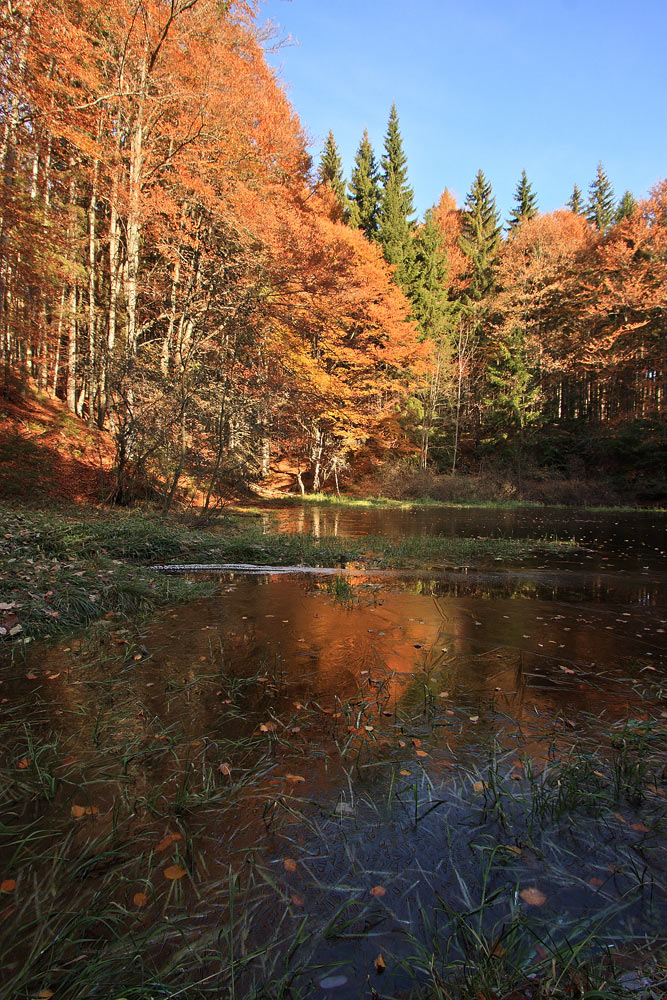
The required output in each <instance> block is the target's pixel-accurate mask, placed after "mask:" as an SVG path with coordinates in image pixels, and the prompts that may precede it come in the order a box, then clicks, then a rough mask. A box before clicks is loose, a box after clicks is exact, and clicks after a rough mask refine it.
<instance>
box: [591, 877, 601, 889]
mask: <svg viewBox="0 0 667 1000" xmlns="http://www.w3.org/2000/svg"><path fill="white" fill-rule="evenodd" d="M588 884H589V885H592V886H594V887H595V888H596V889H597V888H599V887H600V886H601V885H604V881H603V880H602V879H601V878H596V877H595V875H594V876H593V877H592V878H589V880H588Z"/></svg>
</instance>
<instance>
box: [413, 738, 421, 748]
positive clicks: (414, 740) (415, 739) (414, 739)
mask: <svg viewBox="0 0 667 1000" xmlns="http://www.w3.org/2000/svg"><path fill="white" fill-rule="evenodd" d="M412 745H413V747H420V746H421V745H422V741H421V740H418V739H417V738H416V737H413V739H412Z"/></svg>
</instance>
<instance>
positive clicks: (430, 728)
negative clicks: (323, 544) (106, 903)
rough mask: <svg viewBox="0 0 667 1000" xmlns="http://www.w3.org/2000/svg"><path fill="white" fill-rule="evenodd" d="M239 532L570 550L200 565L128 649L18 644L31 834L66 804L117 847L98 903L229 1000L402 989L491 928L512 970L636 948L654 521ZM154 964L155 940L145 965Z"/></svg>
mask: <svg viewBox="0 0 667 1000" xmlns="http://www.w3.org/2000/svg"><path fill="white" fill-rule="evenodd" d="M265 522H266V525H267V528H268V527H271V528H273V529H274V530H275V526H276V523H277V524H278V526H279V529H280V530H282V531H312V532H313V533H316V534H321V535H323V534H327V535H339V536H350V537H359V536H361V535H366V534H381V533H383V532H389V533H393V534H401V533H411V532H412V533H414V532H423V533H432V534H448V535H465V534H474V535H480V536H486V535H503V534H506V535H520V536H522V537H536V536H542V537H559V538H575V539H576V540H577V541H578V542H579V543H580V545H581V546H582V550H581V551H579V552H577V554H576V555H572V554H568V555H567V556H566V557H561V556H549V557H548V558H546V557H544V556H543V555H542V556H539V555H538V556H536V557H535V558H531V559H530V560H527V561H526V562H525V563H523V564H521V565H519V566H514V567H508V566H506V565H505V564H503V568H502V569H497V568H495V567H494V566H493V563H491V564H490V565H489V566H479V567H476V568H473V569H469V570H468V571H467V572H459V573H457V572H449V573H442V574H434V573H433V572H431V571H428V572H424V573H420V572H414V573H401V574H392V573H382V574H372V573H364V572H363V571H352V572H346V571H342V572H341V573H340V574H339V575H338V576H337V577H331V576H328V577H324V576H318V575H317V574H308V575H305V574H300V573H299V572H298V570H295V571H294V572H293V573H287V574H282V573H281V574H267V573H258V574H254V575H251V576H250V575H246V574H237V573H226V574H220V575H218V576H216V581H217V590H216V594H215V596H212V597H209V598H206V599H204V600H200V601H197V602H194V603H193V604H191V605H189V606H186V607H179V608H175V609H172V610H170V611H168V612H166V613H163V614H161V615H159V616H157V617H156V618H155V619H154V620H153V621H151V622H149V623H148V624H147V625H146V627H145V628H143V630H142V631H141V632H140V633H137V632H133V631H132V630H129V631H128V630H127V628H123V627H122V626H120V625H116V624H114V623H113V622H108V623H107V624H106V625H104V626H102V627H101V629H100V630H98V631H97V632H96V633H95V635H94V636H93V635H87V636H81V637H79V638H78V639H77V640H74V641H69V642H66V643H60V644H58V645H56V646H54V647H50V648H48V649H45V648H41V649H34V650H32V651H31V652H30V654H29V656H28V659H27V661H26V662H25V664H24V666H23V667H22V671H21V675H20V676H19V677H16V675H15V674H14V675H13V676H11V677H10V676H6V677H5V684H4V686H3V689H2V690H3V692H5V694H6V697H7V699H8V702H9V703H12V702H16V703H17V704H18V703H21V705H23V706H24V707H23V708H22V711H23V712H24V713H28V714H29V715H30V714H32V718H33V721H34V724H35V727H36V729H35V731H36V732H37V731H39V732H41V733H42V734H47V733H48V734H50V737H49V738H51V739H52V738H53V733H54V732H56V733H57V734H58V739H59V740H60V743H61V745H62V747H63V748H66V758H64V759H65V760H66V761H69V763H66V764H65V763H63V759H62V758H61V759H59V765H58V766H59V767H61V769H62V768H64V772H63V773H64V774H65V776H66V780H64V781H63V783H62V786H61V787H60V789H59V790H58V791H57V792H56V793H54V796H53V798H52V799H51V800H50V801H46V802H44V803H42V805H41V806H40V809H41V810H42V813H41V818H42V819H43V820H44V819H46V820H48V822H49V823H50V824H51V825H52V827H53V829H54V830H58V831H66V830H67V829H71V826H72V821H71V815H70V814H71V810H72V809H73V807H74V806H76V807H78V808H79V809H81V808H83V809H84V810H88V812H87V813H86V814H85V815H84V817H83V823H85V824H86V829H87V830H88V832H89V835H90V837H95V838H99V837H102V838H104V837H109V836H110V835H111V831H112V830H114V829H117V830H121V831H124V833H123V834H122V835H120V840H121V842H122V843H126V849H123V850H121V856H122V861H120V862H118V865H119V867H120V871H121V873H122V874H121V875H118V877H117V878H115V880H114V879H113V878H112V877H111V873H112V870H111V873H110V874H109V875H108V876H107V875H106V874H104V875H102V876H98V877H103V878H107V877H108V880H109V881H108V886H109V893H110V897H111V898H112V899H113V900H114V903H115V905H117V906H118V907H120V908H123V907H125V908H126V909H127V912H128V913H130V912H132V909H133V904H132V900H134V899H135V898H136V894H137V892H140V893H141V894H143V896H144V897H145V899H146V902H142V903H141V905H140V906H139V909H138V911H137V912H138V916H136V915H135V916H134V917H133V919H139V921H140V923H141V926H142V927H143V926H147V925H148V924H150V925H151V926H152V927H161V926H162V925H161V924H160V923H159V921H158V920H157V915H158V914H159V915H161V916H160V919H171V920H172V921H173V920H177V921H179V922H180V923H179V926H182V928H183V935H184V937H183V940H185V941H187V942H188V945H187V946H188V948H190V950H191V952H192V954H194V955H196V961H197V963H198V964H197V969H198V970H200V971H199V973H198V974H200V975H201V976H202V978H203V977H205V976H212V977H217V979H215V981H216V982H217V983H218V984H219V985H220V988H221V989H222V988H223V987H224V989H232V987H233V989H234V990H236V991H238V995H239V996H246V995H250V994H251V992H252V990H253V989H256V988H259V986H260V985H264V986H265V985H266V984H273V986H272V988H275V989H276V990H277V989H278V985H276V984H282V986H281V988H285V984H286V983H289V989H290V990H292V991H293V995H295V996H301V995H304V996H305V995H309V996H310V995H318V996H323V997H324V996H336V997H340V998H341V1000H346V998H348V997H349V998H352V997H358V996H360V995H361V993H362V992H363V991H364V990H365V991H366V993H365V994H364V995H368V989H369V984H370V986H372V987H373V988H374V989H376V990H378V991H380V990H381V991H382V993H381V995H382V996H383V997H393V996H396V997H399V996H406V995H407V993H408V992H409V990H411V989H413V988H415V987H420V986H424V985H426V984H431V986H432V985H433V982H434V981H436V980H435V978H434V977H436V975H437V976H439V977H441V978H442V979H443V980H445V981H448V980H449V979H452V978H453V979H456V977H459V978H460V975H461V974H462V970H465V969H466V968H467V967H468V965H469V964H470V963H471V962H473V963H477V964H479V963H480V962H482V961H483V960H488V959H489V954H490V950H492V947H493V946H494V942H496V941H498V940H502V941H503V942H504V944H503V948H502V949H501V950H507V952H508V953H509V952H510V950H511V949H514V950H512V961H514V962H518V963H519V964H520V965H521V967H522V968H525V969H526V970H528V969H530V968H533V966H534V965H535V963H538V964H539V962H540V961H541V960H546V959H545V956H547V957H548V958H551V957H552V956H553V955H554V954H557V953H558V954H560V953H562V949H563V948H566V947H579V945H580V943H581V942H582V941H585V940H587V939H589V938H590V940H591V943H590V944H589V945H588V946H587V947H588V948H589V950H590V951H591V952H592V953H595V951H596V949H598V950H600V949H601V948H602V946H603V944H604V945H606V946H609V947H613V948H617V949H620V950H623V948H627V947H628V946H632V947H635V946H638V945H640V944H642V943H643V942H645V941H646V939H647V937H649V936H651V935H656V934H659V933H660V932H661V930H662V929H663V928H664V925H665V922H666V917H667V892H666V881H667V851H666V841H665V803H666V801H667V798H666V796H667V793H666V790H665V755H664V750H665V742H664V735H665V723H666V720H667V701H666V700H665V693H666V691H667V685H666V683H665V681H666V668H667V656H666V654H667V642H666V640H665V629H666V627H667V624H666V623H667V607H666V605H665V582H666V576H665V566H664V561H663V559H664V545H665V535H664V528H665V525H666V524H667V518H665V516H664V515H657V514H637V515H608V514H604V515H602V514H599V515H594V514H590V513H588V514H587V513H581V514H577V513H572V512H569V511H567V512H565V511H560V510H558V511H548V510H547V511H544V510H540V511H533V510H520V511H509V512H487V511H471V510H455V511H442V510H428V509H422V510H419V511H414V512H413V511H403V510H398V511H397V510H390V511H381V510H366V509H364V510H343V509H341V510H337V509H335V508H334V509H331V508H321V509H320V508H316V507H313V506H310V505H308V506H304V507H303V509H301V508H297V509H290V510H288V511H278V512H276V511H272V512H269V513H267V514H266V516H265ZM19 752H20V753H23V752H25V754H26V756H27V755H28V753H29V749H25V751H24V750H23V749H21V748H20V749H19V750H18V751H17V753H19ZM30 752H31V753H32V754H33V756H34V755H35V751H34V749H33V750H32V751H30ZM64 753H65V750H63V754H64ZM58 773H60V772H58ZM83 830H84V827H83V825H79V827H77V829H76V837H77V838H78V839H77V843H78V845H79V847H78V849H79V850H84V847H83V844H84V843H85V836H84V833H83ZM123 837H126V841H123ZM170 838H172V839H170ZM165 840H166V842H167V846H166V847H164V846H163V845H164V844H165ZM74 846H76V845H74ZM73 849H74V848H73ZM174 869H175V870H176V871H177V872H181V871H182V872H183V875H182V876H181V875H180V874H179V875H178V878H176V879H172V878H171V876H170V874H168V873H169V872H170V871H171V872H172V874H173V870H174ZM165 873H167V874H165ZM105 884H107V883H105ZM62 891H66V890H65V889H63V890H62ZM79 891H80V892H82V893H84V895H85V893H89V892H91V891H92V890H91V889H90V885H89V883H88V882H82V883H81V887H80V890H79ZM96 891H97V890H96ZM137 905H138V904H136V905H135V909H136V908H137ZM156 921H157V922H156ZM221 928H227V930H226V931H224V932H223V931H222V930H221ZM230 928H231V930H230ZM507 928H513V931H512V935H514V936H512V937H511V940H510V939H509V937H508V931H507ZM156 933H157V932H156ZM480 941H482V942H485V944H484V947H482V945H480ZM475 942H476V943H475ZM540 942H541V943H540ZM182 944H183V941H181V942H180V944H179V947H180V946H181V945H182ZM174 947H175V944H174V942H173V941H170V938H169V935H168V933H167V932H166V931H160V932H159V934H157V938H156V940H155V941H153V942H152V943H151V945H150V947H148V948H147V949H145V950H147V951H148V952H150V951H151V948H152V949H155V950H156V954H157V955H161V956H162V957H164V955H165V954H171V951H172V950H173V948H174ZM498 947H500V946H498ZM480 948H481V949H482V950H481V951H480ZM484 948H486V951H485V952H484ZM484 956H486V959H485V958H484ZM380 959H381V960H380ZM183 961H184V962H185V959H183ZM155 962H156V963H157V964H159V962H158V959H157V958H156V959H155ZM186 965H187V963H186ZM184 968H185V965H184ZM230 969H231V970H232V972H230ZM68 974H69V975H71V972H70V973H68ZM184 974H185V973H184ZM187 974H188V975H189V976H192V975H193V972H192V970H191V969H190V970H189V971H188V973H187ZM143 975H144V979H145V977H146V973H145V971H144V973H143ZM230 975H232V976H233V982H232V986H231V987H230V979H229V977H230ZM119 985H120V984H119ZM202 988H203V987H202ZM220 995H222V994H220ZM229 995H234V994H233V993H230V994H229Z"/></svg>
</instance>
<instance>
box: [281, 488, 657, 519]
mask: <svg viewBox="0 0 667 1000" xmlns="http://www.w3.org/2000/svg"><path fill="white" fill-rule="evenodd" d="M303 503H305V504H311V503H312V504H317V505H325V506H332V507H362V508H363V507H367V508H368V507H371V508H372V507H379V508H381V509H382V508H387V509H394V510H396V509H398V510H410V509H412V508H414V507H436V508H445V509H447V508H453V509H456V510H461V509H464V510H467V509H470V510H544V509H550V510H570V511H571V510H575V509H576V510H586V511H589V512H590V513H592V514H639V513H665V512H666V511H667V508H666V507H655V506H651V507H646V506H643V507H640V506H637V505H634V506H630V505H627V504H617V505H616V506H613V505H608V506H596V505H587V504H558V503H556V504H548V503H541V502H539V501H536V500H474V499H471V500H434V499H433V498H432V497H428V496H424V497H417V498H415V499H413V500H395V499H392V498H390V497H382V496H374V497H357V496H349V495H347V494H340V496H336V495H335V494H333V493H306V494H305V495H304V496H300V495H290V496H286V497H285V499H284V500H282V499H281V500H280V506H283V505H295V506H299V505H300V504H303Z"/></svg>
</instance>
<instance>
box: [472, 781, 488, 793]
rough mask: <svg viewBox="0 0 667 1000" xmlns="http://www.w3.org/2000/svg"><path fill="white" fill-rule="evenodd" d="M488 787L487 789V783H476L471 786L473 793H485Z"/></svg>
mask: <svg viewBox="0 0 667 1000" xmlns="http://www.w3.org/2000/svg"><path fill="white" fill-rule="evenodd" d="M488 787H489V785H488V782H486V781H476V782H475V784H474V785H473V786H472V790H473V792H485V791H486V789H487V788H488Z"/></svg>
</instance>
